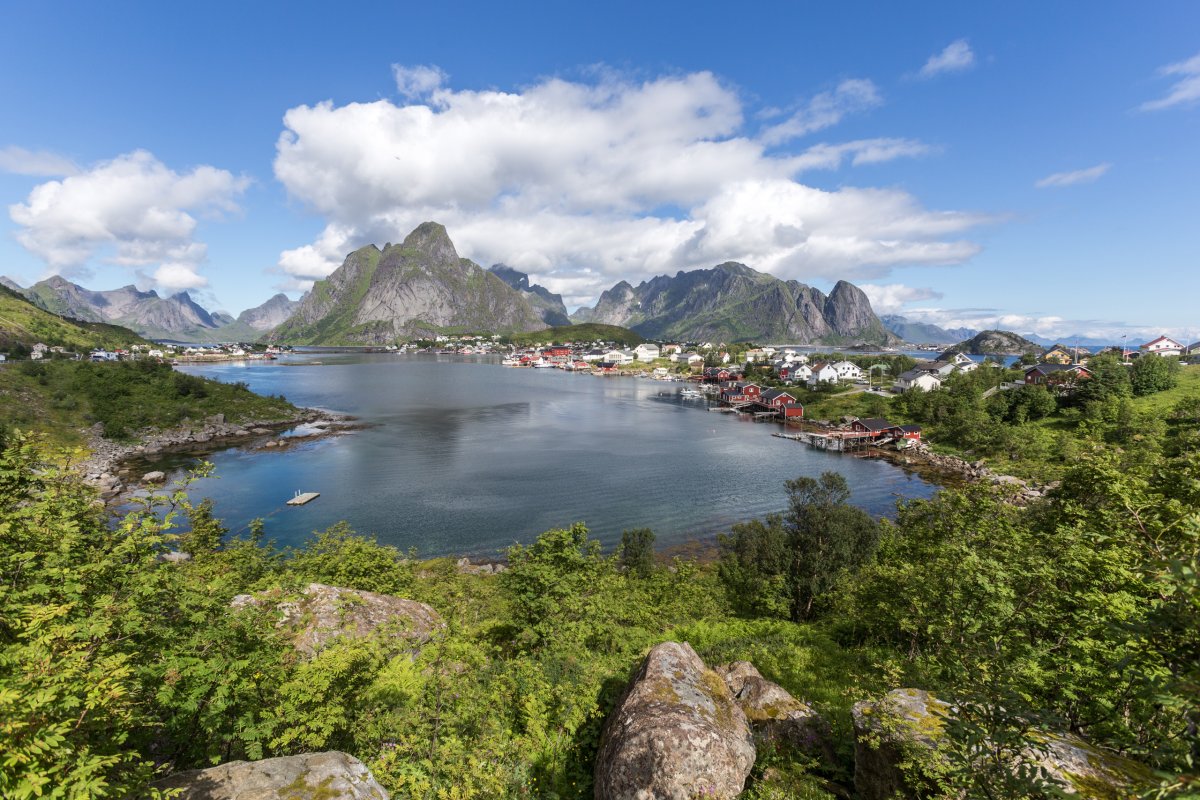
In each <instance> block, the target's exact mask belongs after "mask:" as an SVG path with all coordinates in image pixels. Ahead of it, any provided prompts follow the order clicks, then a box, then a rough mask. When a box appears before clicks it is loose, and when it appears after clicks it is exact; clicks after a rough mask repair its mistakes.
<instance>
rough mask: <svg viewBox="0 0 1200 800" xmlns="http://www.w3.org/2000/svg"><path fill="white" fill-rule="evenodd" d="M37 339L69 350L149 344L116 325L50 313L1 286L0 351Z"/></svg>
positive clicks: (34, 341) (36, 341) (6, 350)
mask: <svg viewBox="0 0 1200 800" xmlns="http://www.w3.org/2000/svg"><path fill="white" fill-rule="evenodd" d="M38 342H42V343H44V344H48V345H51V346H55V345H61V346H63V347H66V348H68V349H72V350H92V349H95V348H106V349H113V348H120V347H128V346H129V345H131V344H148V343H149V342H147V340H145V339H143V338H142V337H141V336H138V335H137V334H136V333H134V332H133V331H131V330H129V329H128V328H122V327H121V326H119V325H109V324H107V323H104V322H80V321H78V320H73V319H67V318H64V317H60V316H58V315H57V314H52V313H50V312H49V311H45V310H43V309H41V308H38V307H37V306H35V305H34V304H33V303H31V302H29V301H28V300H26V299H25V298H24V297H22V296H21V295H19V294H17V293H16V292H14V291H12V290H11V289H9V288H7V287H5V286H0V353H2V352H10V351H13V350H17V351H21V350H23V349H24V348H28V347H29V346H30V345H33V344H36V343H38Z"/></svg>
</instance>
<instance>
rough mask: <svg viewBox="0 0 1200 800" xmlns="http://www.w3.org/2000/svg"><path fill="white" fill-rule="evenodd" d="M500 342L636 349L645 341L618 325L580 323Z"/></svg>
mask: <svg viewBox="0 0 1200 800" xmlns="http://www.w3.org/2000/svg"><path fill="white" fill-rule="evenodd" d="M500 341H501V342H504V343H505V344H515V345H520V346H523V347H529V346H534V345H542V344H566V343H569V342H613V343H615V344H618V345H622V346H624V347H636V346H637V345H639V344H642V343H643V342H645V341H646V340H645V339H644V338H643V337H642V336H641V335H639V334H637V333H635V332H634V331H631V330H629V329H628V328H622V327H621V326H619V325H603V324H601V323H598V322H582V323H580V324H578V325H560V326H558V327H554V328H546V329H544V330H540V331H532V332H528V333H510V334H508V335H507V336H503V337H501V339H500Z"/></svg>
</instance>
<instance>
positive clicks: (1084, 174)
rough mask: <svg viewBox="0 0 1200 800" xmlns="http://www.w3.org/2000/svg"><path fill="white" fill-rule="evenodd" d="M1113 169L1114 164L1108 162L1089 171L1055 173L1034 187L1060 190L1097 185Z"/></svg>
mask: <svg viewBox="0 0 1200 800" xmlns="http://www.w3.org/2000/svg"><path fill="white" fill-rule="evenodd" d="M1110 169H1112V164H1109V163H1107V162H1105V163H1103V164H1097V165H1096V166H1094V167H1088V168H1087V169H1077V170H1074V171H1073V172H1055V173H1054V174H1053V175H1047V176H1046V177H1044V178H1042V179H1041V180H1039V181H1037V182H1036V183H1034V184H1033V185H1034V186H1036V187H1037V188H1039V189H1058V188H1061V187H1063V186H1074V185H1076V184H1079V183H1095V182H1096V181H1098V180H1100V179H1101V178H1102V177H1104V173H1106V172H1108V171H1109V170H1110Z"/></svg>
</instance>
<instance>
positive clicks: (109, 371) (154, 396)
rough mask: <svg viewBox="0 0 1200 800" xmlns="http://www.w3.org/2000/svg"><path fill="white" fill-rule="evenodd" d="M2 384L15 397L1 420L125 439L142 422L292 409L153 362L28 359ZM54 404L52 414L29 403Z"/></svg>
mask: <svg viewBox="0 0 1200 800" xmlns="http://www.w3.org/2000/svg"><path fill="white" fill-rule="evenodd" d="M0 386H4V387H5V388H8V389H9V391H10V392H12V395H15V396H16V397H19V398H20V399H19V402H13V401H12V400H7V399H6V401H4V402H3V403H2V404H0V419H10V420H13V421H14V422H15V423H17V424H20V425H21V426H22V427H26V428H32V429H43V428H44V427H47V426H53V427H56V428H59V429H61V428H63V427H70V428H75V429H83V428H88V427H90V426H91V425H93V424H95V423H100V424H101V425H102V426H103V427H104V435H105V436H106V437H108V438H111V439H123V438H126V437H129V436H131V435H133V434H134V433H135V432H137V431H139V430H141V429H144V428H160V429H161V428H168V427H174V426H177V425H181V424H185V423H187V422H188V421H191V422H195V423H200V422H202V421H203V420H204V418H205V417H209V416H212V415H214V414H224V415H225V417H226V419H228V420H229V421H231V422H237V421H240V420H249V419H255V420H260V419H265V420H271V419H289V418H291V417H292V416H293V415H294V414H295V412H296V409H295V407H294V406H292V405H291V404H290V403H288V402H287V401H286V400H284V399H282V398H274V397H262V396H260V395H257V394H254V393H253V392H251V391H250V390H249V388H248V387H247V386H246V385H245V384H242V383H236V384H224V383H219V382H217V381H213V380H208V379H207V378H199V377H196V376H194V375H186V374H184V373H181V372H176V371H175V370H173V369H172V368H171V366H170V365H169V364H164V363H161V362H158V361H153V360H148V359H147V360H139V361H119V362H104V363H90V362H86V361H82V362H75V361H51V362H25V363H23V364H22V365H21V368H20V370H18V371H14V370H5V371H4V372H3V373H0ZM39 406H40V407H43V408H44V407H46V406H49V407H51V408H50V410H51V414H50V415H49V419H41V418H40V417H42V416H45V415H41V414H35V415H34V416H32V417H30V416H27V414H28V411H29V409H30V408H31V407H32V408H33V409H35V410H37V409H38V407H39Z"/></svg>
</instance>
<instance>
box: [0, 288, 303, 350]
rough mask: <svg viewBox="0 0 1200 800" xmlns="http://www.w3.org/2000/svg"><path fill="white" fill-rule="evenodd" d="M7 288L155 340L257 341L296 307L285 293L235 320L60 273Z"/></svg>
mask: <svg viewBox="0 0 1200 800" xmlns="http://www.w3.org/2000/svg"><path fill="white" fill-rule="evenodd" d="M4 285H5V286H8V287H9V288H12V289H13V290H14V291H16V292H17V293H19V294H21V295H23V296H24V297H25V298H26V299H28V300H29V301H30V302H31V303H33V304H34V305H36V306H37V307H39V308H41V309H42V310H44V311H49V312H50V313H52V314H57V315H59V316H63V317H67V318H70V319H77V320H81V321H83V322H105V323H109V324H114V325H121V326H124V327H127V328H129V329H130V330H133V331H135V332H136V333H138V334H139V335H141V336H145V337H148V338H152V339H173V340H179V341H189V342H226V341H253V340H255V339H258V338H259V337H260V336H262V335H263V333H264V332H265V331H267V330H270V329H271V328H273V327H274V326H275V325H278V324H279V323H280V322H282V321H283V320H284V319H286V318H287V316H288V315H290V313H291V310H292V308H294V306H295V304H296V301H293V300H289V299H288V297H287V295H285V294H282V293H280V294H277V295H275V296H274V297H272V298H271V299H269V300H267V301H266V302H265V303H263V304H262V305H260V306H257V307H255V308H250V309H247V310H245V311H243V312H242V313H241V314H240V315H239V316H238V317H237V318H236V319H235V318H234V317H233V316H232V315H231V314H227V313H225V312H223V311H212V312H210V311H208V310H206V309H205V308H203V307H202V306H201V305H200V304H198V303H197V302H196V301H195V300H193V299H192V298H191V295H189V294H188V293H187V292H179V293H177V294H174V295H171V296H169V297H162V296H160V295H159V294H158V292H155V291H153V290H151V291H146V292H143V291H141V290H139V289H138V288H137V287H136V286H132V285H130V286H123V287H121V288H119V289H109V290H104V291H94V290H91V289H85V288H84V287H82V286H80V285H78V284H76V283H72V282H71V281H69V280H67V279H66V278H63V277H61V276H59V275H54V276H52V277H50V278H47V279H45V280H42V281H38V282H37V283H35V284H34V285H32V286H30V287H28V288H22V287H21V286H20V285H19V284H17V283H16V282H15V281H13V280H11V279H9V278H5V279H4Z"/></svg>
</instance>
